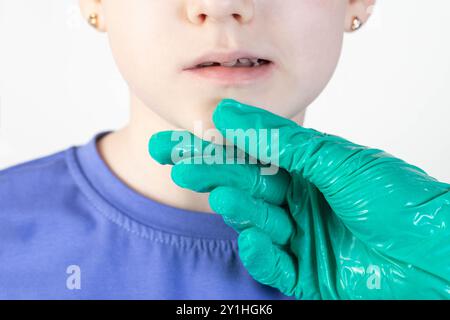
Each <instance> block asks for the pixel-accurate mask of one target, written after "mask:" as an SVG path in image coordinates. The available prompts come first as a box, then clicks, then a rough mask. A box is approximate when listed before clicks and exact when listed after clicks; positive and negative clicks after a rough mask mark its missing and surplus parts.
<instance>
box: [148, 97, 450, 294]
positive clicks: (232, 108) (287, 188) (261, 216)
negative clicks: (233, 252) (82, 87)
mask: <svg viewBox="0 0 450 320" xmlns="http://www.w3.org/2000/svg"><path fill="white" fill-rule="evenodd" d="M213 121H214V124H215V125H216V127H217V129H218V130H219V131H220V132H221V133H222V135H224V136H225V135H226V130H227V129H234V130H236V129H243V130H244V131H245V130H248V129H255V130H256V144H257V145H258V147H259V148H254V147H255V146H251V145H249V144H246V141H245V139H233V140H234V141H231V142H233V143H234V144H235V146H236V147H237V148H239V150H243V151H245V152H246V153H245V155H248V156H249V158H251V157H253V158H256V159H257V158H258V157H260V155H261V154H265V155H268V154H270V150H269V149H270V147H271V145H270V144H267V143H266V142H267V141H263V140H264V138H267V137H270V133H269V134H268V135H262V134H260V132H263V131H260V129H268V130H269V131H270V132H272V131H273V132H275V131H274V129H278V132H279V146H278V147H279V152H278V155H279V159H278V161H279V164H278V165H279V167H280V170H279V171H278V173H277V174H275V175H262V174H261V167H266V166H267V164H266V163H265V164H263V163H261V162H258V163H245V164H226V163H225V164H214V163H212V164H210V163H207V161H204V162H203V163H199V162H195V161H193V159H197V158H198V157H202V156H203V157H204V153H205V152H204V150H205V148H208V147H209V148H211V147H212V148H213V149H214V150H216V154H217V150H220V149H216V148H224V147H223V146H217V145H213V144H212V143H208V142H206V141H201V140H200V139H199V138H197V137H194V136H191V137H192V138H193V139H194V140H192V141H193V142H192V143H185V144H183V145H180V144H179V142H177V141H172V140H171V135H172V134H173V132H171V131H165V132H160V133H157V134H155V135H153V136H152V138H151V139H150V142H149V151H150V154H151V155H152V157H153V158H154V159H155V160H157V161H159V162H160V163H162V164H175V165H174V166H173V168H172V179H173V180H174V181H175V183H177V184H178V185H180V186H181V187H185V188H189V189H192V190H194V191H197V192H211V193H210V196H209V202H210V206H211V208H212V209H213V210H214V211H215V212H217V213H218V214H221V215H222V216H223V218H224V220H225V222H227V223H228V224H229V225H230V226H232V227H233V228H235V229H236V230H237V231H238V232H239V238H238V247H239V254H240V257H241V260H242V262H243V264H244V266H245V267H246V268H247V270H248V271H249V273H250V274H251V275H252V276H253V277H254V279H256V280H257V281H259V282H261V283H263V284H266V285H270V286H273V287H275V288H278V289H279V290H280V291H282V292H283V293H284V294H286V295H295V297H296V298H298V299H396V298H402V299H408V298H411V299H419V298H424V299H434V298H446V299H448V298H450V185H449V184H446V183H442V182H439V181H437V180H436V179H434V178H432V177H430V176H429V175H427V174H426V173H425V172H424V171H423V170H421V169H420V168H418V167H416V166H413V165H410V164H408V163H406V162H404V161H403V160H400V159H398V158H395V157H394V156H392V155H390V154H388V153H386V152H383V151H382V150H379V149H372V148H368V147H365V146H361V145H357V144H354V143H351V142H349V141H347V140H345V139H343V138H341V137H338V136H334V135H330V134H326V133H321V132H318V131H316V130H313V129H308V128H304V127H302V126H299V125H297V124H296V123H295V122H293V121H291V120H289V119H285V118H282V117H280V116H277V115H275V114H272V113H270V112H268V111H265V110H262V109H259V108H256V107H252V106H248V105H244V104H241V103H239V102H237V101H235V100H231V99H225V100H222V102H221V103H220V104H219V105H218V107H217V108H216V110H215V111H214V114H213ZM185 134H189V133H186V132H185ZM263 136H264V138H263ZM199 142H200V143H199ZM260 149H264V150H260ZM173 151H176V152H181V154H182V155H184V157H182V159H181V160H180V161H178V162H176V163H174V161H172V160H171V154H172V155H173V153H171V152H173ZM202 152H203V153H202ZM212 154H214V153H212ZM172 158H173V157H172ZM224 159H225V158H224ZM235 160H236V158H235ZM266 160H267V159H265V162H267V161H266ZM195 163H199V164H195ZM205 227H207V226H205Z"/></svg>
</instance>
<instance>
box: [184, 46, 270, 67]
mask: <svg viewBox="0 0 450 320" xmlns="http://www.w3.org/2000/svg"><path fill="white" fill-rule="evenodd" d="M239 58H249V59H256V58H257V59H264V60H268V61H271V62H272V60H271V59H270V58H268V57H266V56H263V55H260V54H257V53H253V52H249V51H243V50H238V51H228V52H223V51H213V52H208V53H206V54H203V55H201V56H200V57H198V58H197V59H195V60H193V61H192V62H190V63H188V64H187V65H185V66H184V68H183V70H188V69H193V68H196V67H197V66H198V65H199V64H202V63H205V62H218V63H224V62H230V61H234V60H237V59H239Z"/></svg>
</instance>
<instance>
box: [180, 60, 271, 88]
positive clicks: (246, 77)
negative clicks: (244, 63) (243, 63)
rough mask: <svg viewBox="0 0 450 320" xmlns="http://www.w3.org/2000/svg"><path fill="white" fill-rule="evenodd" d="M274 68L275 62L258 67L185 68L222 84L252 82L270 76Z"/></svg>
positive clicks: (195, 74) (190, 72)
mask: <svg viewBox="0 0 450 320" xmlns="http://www.w3.org/2000/svg"><path fill="white" fill-rule="evenodd" d="M273 69H274V64H273V62H270V63H268V64H263V65H260V66H258V67H222V66H214V67H204V68H194V69H185V70H184V71H186V72H188V73H189V74H192V75H194V76H197V77H200V78H204V79H207V80H211V81H214V82H217V83H219V84H222V85H240V84H244V85H245V84H250V83H253V82H256V81H261V80H263V79H265V78H267V77H269V76H270V75H271V74H272V72H273Z"/></svg>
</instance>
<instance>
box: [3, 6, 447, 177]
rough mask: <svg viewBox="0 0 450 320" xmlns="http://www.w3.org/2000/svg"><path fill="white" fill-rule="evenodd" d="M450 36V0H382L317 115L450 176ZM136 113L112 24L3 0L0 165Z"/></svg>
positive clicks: (341, 131) (321, 124) (320, 122)
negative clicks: (95, 24) (95, 25)
mask: <svg viewBox="0 0 450 320" xmlns="http://www.w3.org/2000/svg"><path fill="white" fill-rule="evenodd" d="M299 1H300V0H299ZM330 1H340V0H330ZM449 39H450V1H448V0H431V1H427V0H389V1H387V0H378V4H377V6H376V7H375V10H374V12H373V16H372V18H371V21H369V23H368V24H367V25H366V26H365V27H364V29H362V30H360V31H358V32H356V33H354V34H350V35H346V36H345V42H344V49H343V53H342V57H341V61H340V63H339V66H338V69H337V70H336V73H335V74H334V77H333V79H332V80H331V82H330V84H329V85H328V87H327V88H326V90H325V91H324V92H323V93H322V95H321V96H320V97H319V98H318V99H317V100H316V101H315V102H314V103H313V104H312V105H311V106H310V107H309V109H308V112H307V118H306V123H305V126H306V127H312V128H315V129H317V130H321V131H325V132H328V133H332V134H337V135H340V136H342V137H344V138H346V139H349V140H351V141H353V142H355V143H359V144H363V145H368V146H371V147H376V148H381V149H384V150H386V151H388V152H389V153H391V154H394V155H396V156H397V157H400V158H402V159H403V160H406V161H408V162H410V163H412V164H415V165H417V166H419V167H421V168H423V169H424V170H425V171H427V172H428V173H429V174H430V175H432V176H434V177H436V178H438V179H440V180H442V181H446V182H450V40H449ZM127 116H128V93H127V88H126V85H125V83H124V82H123V80H122V79H121V76H120V75H119V73H118V71H117V68H116V66H115V64H114V62H113V60H112V57H111V54H110V51H109V48H108V43H107V39H106V36H105V35H103V34H100V33H96V32H95V31H94V30H92V29H91V28H90V27H89V26H87V24H86V23H85V22H84V21H83V20H82V19H81V17H80V14H79V9H78V1H76V0H39V1H35V0H0V168H5V167H7V166H10V165H13V164H16V163H19V162H22V161H26V160H30V159H33V158H36V157H39V156H43V155H46V154H49V153H52V152H55V151H59V150H62V149H64V148H67V147H69V146H71V145H74V144H81V143H85V142H87V141H88V140H89V139H90V138H91V137H92V135H93V134H94V133H96V132H98V131H102V130H111V129H115V128H118V127H120V126H121V125H122V124H124V123H125V122H126V120H127Z"/></svg>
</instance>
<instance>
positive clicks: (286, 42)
mask: <svg viewBox="0 0 450 320" xmlns="http://www.w3.org/2000/svg"><path fill="white" fill-rule="evenodd" d="M288 1H290V2H291V3H290V6H285V7H284V8H283V9H280V10H279V12H278V18H277V19H275V20H274V21H272V26H273V28H271V30H272V31H271V34H270V39H275V40H274V42H275V43H276V46H277V48H279V50H280V52H279V54H280V57H279V59H280V65H281V68H282V69H283V71H284V72H285V74H286V75H287V82H288V83H290V84H291V88H290V89H291V90H295V89H296V88H297V90H298V88H302V95H303V96H302V100H303V102H304V104H308V103H309V102H310V101H312V100H313V99H314V98H315V97H316V96H317V95H318V94H319V93H320V92H321V91H322V90H323V88H324V87H325V85H326V83H327V82H328V81H329V79H330V78H331V75H332V73H333V72H334V70H335V68H336V64H337V62H338V59H339V56H340V52H341V48H342V40H343V33H344V19H345V3H344V1H340V0H339V1H334V0H333V1H331V0H322V1H319V0H302V1H298V0H288ZM292 8H295V10H292ZM289 9H290V10H289ZM294 92H295V91H294Z"/></svg>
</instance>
